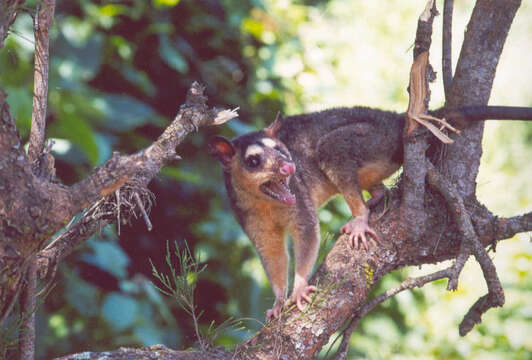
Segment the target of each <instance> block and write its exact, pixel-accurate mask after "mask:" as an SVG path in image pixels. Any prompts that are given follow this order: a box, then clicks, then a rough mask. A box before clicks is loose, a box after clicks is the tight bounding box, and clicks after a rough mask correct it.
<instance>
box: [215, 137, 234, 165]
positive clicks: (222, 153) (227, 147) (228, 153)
mask: <svg viewBox="0 0 532 360" xmlns="http://www.w3.org/2000/svg"><path fill="white" fill-rule="evenodd" d="M209 154H211V155H212V156H214V157H215V158H216V159H218V161H220V162H221V163H222V164H223V165H227V164H229V162H230V161H231V158H232V157H233V156H234V155H235V148H234V147H233V144H231V141H229V140H227V139H226V138H224V137H223V136H215V137H213V138H212V139H211V140H210V141H209Z"/></svg>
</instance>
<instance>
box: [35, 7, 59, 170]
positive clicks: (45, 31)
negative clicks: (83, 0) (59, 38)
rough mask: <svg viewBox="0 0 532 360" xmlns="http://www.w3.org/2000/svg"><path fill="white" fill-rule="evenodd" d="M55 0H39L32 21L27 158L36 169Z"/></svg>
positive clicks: (43, 112) (43, 115) (44, 110)
mask: <svg viewBox="0 0 532 360" xmlns="http://www.w3.org/2000/svg"><path fill="white" fill-rule="evenodd" d="M54 11H55V0H41V1H40V2H39V3H38V5H37V14H36V16H35V18H34V21H33V33H34V34H35V66H34V72H33V112H32V117H31V131H30V141H29V147H28V157H29V160H30V162H31V163H32V165H33V166H36V167H38V164H37V162H38V159H39V156H40V154H41V152H42V151H43V149H44V132H45V128H46V108H47V104H48V59H49V47H50V46H49V45H50V42H49V31H50V26H51V25H52V22H53V19H54Z"/></svg>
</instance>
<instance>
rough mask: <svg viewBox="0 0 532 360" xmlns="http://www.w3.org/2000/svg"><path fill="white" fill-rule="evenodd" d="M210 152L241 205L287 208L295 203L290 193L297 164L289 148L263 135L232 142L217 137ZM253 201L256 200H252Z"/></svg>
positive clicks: (259, 134)
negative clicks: (263, 202) (268, 204)
mask: <svg viewBox="0 0 532 360" xmlns="http://www.w3.org/2000/svg"><path fill="white" fill-rule="evenodd" d="M210 151H211V154H213V155H214V156H215V157H217V158H218V159H219V160H220V162H221V163H222V165H223V167H224V171H225V173H226V176H230V178H231V186H232V187H233V190H234V191H235V194H236V195H237V197H239V201H246V199H244V197H246V196H247V197H250V199H249V200H250V201H251V200H252V201H255V200H257V198H258V199H259V200H260V199H262V200H267V201H277V202H281V203H284V204H288V205H293V204H295V202H296V198H295V196H294V194H292V192H291V191H290V187H289V185H290V179H291V177H292V174H294V172H295V164H294V162H293V161H292V157H291V155H290V152H289V151H288V149H287V148H286V146H285V145H284V144H283V143H282V142H281V141H279V140H278V139H275V138H273V137H270V136H268V135H267V134H266V133H265V132H264V131H258V132H254V133H250V134H246V135H243V136H240V137H238V138H236V139H234V140H233V141H229V140H227V139H224V138H221V137H217V138H214V139H213V140H212V141H211V143H210ZM253 199H254V200H253Z"/></svg>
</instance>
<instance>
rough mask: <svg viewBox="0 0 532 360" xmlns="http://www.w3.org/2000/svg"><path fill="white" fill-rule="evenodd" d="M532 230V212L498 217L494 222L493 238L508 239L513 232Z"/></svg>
mask: <svg viewBox="0 0 532 360" xmlns="http://www.w3.org/2000/svg"><path fill="white" fill-rule="evenodd" d="M526 231H532V212H529V213H526V214H523V215H520V216H514V217H511V218H498V219H497V220H496V222H495V236H494V238H495V240H503V239H508V238H511V237H512V236H514V235H515V234H518V233H522V232H526Z"/></svg>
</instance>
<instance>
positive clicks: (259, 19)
mask: <svg viewBox="0 0 532 360" xmlns="http://www.w3.org/2000/svg"><path fill="white" fill-rule="evenodd" d="M464 3H465V2H457V4H456V9H455V16H454V34H453V35H454V38H453V43H454V61H455V62H456V58H457V54H458V50H459V48H460V44H461V41H462V38H463V32H464V29H465V26H466V23H467V20H468V18H469V14H470V11H471V8H472V4H473V1H470V2H467V4H464ZM424 5H425V4H424V2H423V1H417V2H413V1H410V2H405V1H399V0H394V1H349V0H330V1H319V0H306V1H305V0H300V1H289V0H240V1H230V0H224V1H218V0H181V1H179V0H151V1H144V0H129V1H125V0H124V1H88V0H76V1H59V2H58V6H57V10H56V16H55V23H54V26H53V29H52V34H51V62H50V90H49V111H48V128H47V136H48V137H50V138H53V139H55V140H56V144H55V146H54V149H53V150H54V155H55V156H56V165H57V174H58V176H59V178H60V179H61V180H62V181H63V182H64V183H65V184H72V183H74V182H76V181H78V180H80V179H82V178H84V177H85V176H86V175H87V173H88V172H89V171H90V170H91V169H92V168H93V167H94V166H97V165H99V164H102V163H103V162H104V161H105V160H106V159H107V158H109V156H110V155H111V153H112V151H120V152H122V153H131V152H134V151H136V150H138V149H141V148H142V147H144V146H146V145H148V144H149V143H150V142H151V141H153V140H154V139H155V138H156V137H157V136H158V135H159V134H160V133H161V131H162V129H163V128H164V127H165V125H166V124H168V123H169V121H170V120H171V119H173V116H174V115H175V114H176V112H177V109H178V107H179V106H180V105H181V104H182V103H183V102H184V96H185V94H186V90H187V89H188V87H189V86H190V84H191V82H192V81H194V80H197V81H200V82H201V83H203V84H205V85H206V87H207V89H206V93H207V95H208V97H209V104H210V105H211V106H220V107H228V108H233V107H236V106H239V107H240V111H239V113H240V117H239V119H236V120H232V121H231V122H229V123H228V124H226V125H224V126H222V127H217V128H208V129H202V130H201V131H200V133H198V134H193V135H191V136H189V137H188V138H187V139H186V141H185V143H184V144H182V146H181V147H180V148H179V149H178V153H179V154H180V155H181V156H182V157H183V160H182V161H179V162H176V163H174V164H172V165H171V166H168V167H166V168H165V169H164V170H163V171H162V173H161V174H160V175H159V176H158V177H157V178H156V179H154V181H153V182H152V183H151V185H150V189H151V190H152V191H153V192H154V193H155V195H156V197H157V203H156V206H155V207H154V208H153V211H152V213H151V216H150V217H151V220H152V222H153V225H154V229H153V231H151V232H148V231H147V230H146V227H145V225H144V222H143V221H142V220H138V221H136V222H135V223H134V224H133V226H131V227H126V226H122V228H121V234H120V236H117V232H116V228H115V227H111V226H109V227H107V228H105V229H103V230H102V231H101V233H99V234H97V235H95V236H93V237H92V238H91V239H90V240H89V241H88V242H87V243H86V244H85V245H83V246H82V247H81V248H80V249H78V251H76V252H75V254H73V255H72V256H70V258H69V259H68V260H67V261H66V262H64V263H63V264H61V266H60V268H59V270H60V271H59V273H58V275H57V278H56V286H55V288H54V289H53V291H52V292H51V294H50V295H49V296H48V297H47V298H46V301H45V302H44V304H43V305H42V306H41V307H40V309H39V311H38V316H37V323H38V329H37V332H38V337H37V342H38V345H37V351H38V357H39V358H42V359H48V358H51V357H54V356H60V355H64V354H67V353H71V352H75V351H77V352H79V351H83V350H110V349H115V348H117V347H119V346H144V345H152V344H157V343H163V344H165V345H167V346H169V347H172V348H186V347H190V346H193V345H194V342H195V336H194V332H193V324H192V321H191V319H190V317H189V316H188V315H187V314H186V313H185V312H184V311H182V310H180V309H179V308H178V307H177V306H176V305H175V303H173V302H172V301H171V299H169V298H166V297H164V296H163V295H161V294H159V293H158V292H157V291H156V290H155V288H154V287H153V286H152V284H151V280H152V279H153V278H152V276H151V269H150V264H149V259H151V260H152V261H153V262H154V264H155V265H156V266H157V267H158V268H159V269H161V270H162V269H165V268H164V255H165V249H166V243H167V241H169V242H170V243H173V242H174V241H177V243H178V244H180V246H182V245H183V244H184V241H185V240H186V241H187V242H188V243H189V245H190V247H191V248H192V249H193V251H194V253H195V254H197V255H201V259H202V260H203V261H204V262H205V263H206V264H207V265H208V266H207V269H206V270H205V271H204V272H203V273H202V274H201V275H200V278H199V283H198V288H197V290H196V301H197V303H198V307H199V308H200V309H202V310H204V314H203V316H202V318H201V325H202V327H203V328H205V327H207V326H208V324H210V323H211V321H213V320H214V321H216V322H218V323H220V322H222V321H223V320H225V319H227V318H228V317H230V316H232V317H234V318H244V320H243V321H244V324H245V325H246V329H245V330H235V331H227V332H225V333H223V334H222V336H220V337H219V338H218V339H217V343H218V344H220V345H226V346H230V345H231V344H234V343H237V342H240V341H242V340H244V339H245V338H247V337H249V336H250V334H252V333H253V332H255V331H256V330H257V329H258V328H260V326H261V323H260V322H261V321H263V319H264V314H265V310H266V309H267V308H268V307H269V306H271V304H272V302H273V294H272V291H271V289H270V287H269V284H268V282H267V279H266V277H265V274H264V271H263V269H262V267H261V265H260V262H259V260H258V258H257V256H256V255H255V253H254V250H253V248H252V247H251V245H250V243H249V241H248V240H247V238H246V237H245V235H244V234H243V233H242V231H241V229H240V228H239V226H238V225H237V223H236V221H235V219H234V217H233V215H232V213H231V211H230V209H229V206H228V201H227V199H226V195H225V189H224V187H223V183H222V178H221V170H220V168H219V166H218V164H217V163H216V162H215V160H213V159H211V158H210V157H209V156H208V155H207V152H206V149H205V144H206V141H207V139H208V138H209V137H210V136H212V135H214V134H223V135H225V136H228V137H232V136H235V135H239V134H242V133H245V132H247V131H250V130H254V129H257V128H260V127H262V126H264V125H265V124H268V123H269V122H270V121H271V119H272V118H273V117H274V116H275V114H276V113H277V111H278V110H282V111H283V112H284V113H285V114H295V113H300V112H303V111H312V110H318V109H325V108H329V107H332V106H349V105H371V106H377V107H381V108H386V109H393V110H397V111H404V110H405V109H406V107H407V102H408V96H407V92H406V87H407V82H408V73H409V69H410V64H411V59H412V55H411V49H410V47H411V46H412V44H413V40H414V34H415V27H416V24H417V17H418V15H419V13H420V12H421V10H422V9H423V7H424ZM34 6H35V0H34V1H33V2H32V1H28V2H27V10H28V12H30V13H31V12H32V11H33V9H34ZM438 6H439V8H440V9H441V6H442V2H441V1H439V2H438ZM440 29H441V17H438V18H436V20H435V31H434V37H433V41H434V42H433V47H432V50H433V51H432V54H431V62H432V64H433V66H434V67H435V69H436V71H438V72H440V69H441V65H440V64H441V61H440V58H441V51H440V47H441V46H440V44H441V30H440ZM11 30H12V31H11V34H10V35H9V37H8V39H7V41H6V46H5V48H4V49H2V50H1V52H0V87H2V88H3V89H4V90H5V91H6V92H7V93H8V94H9V98H8V102H9V104H10V106H11V112H12V114H13V115H14V116H16V119H17V124H18V126H19V130H20V134H21V136H22V137H23V139H24V140H25V141H26V140H27V137H28V131H29V126H30V119H31V102H32V98H31V95H32V84H33V80H32V64H33V34H32V20H31V17H30V16H29V14H25V13H23V14H20V15H19V17H18V19H17V21H16V23H15V24H14V25H13V26H12V28H11ZM531 34H532V6H531V4H530V2H523V5H522V7H521V9H520V11H519V13H518V15H517V17H516V19H515V21H514V24H513V27H512V30H511V32H510V36H509V38H508V42H507V44H506V45H505V49H504V52H503V56H502V58H501V61H500V64H499V68H498V70H497V77H496V80H495V84H494V88H493V92H492V97H491V103H492V104H500V105H521V106H532V85H531V84H532V62H531V61H530V60H529V58H528V57H529V55H530V49H532V37H531V36H530V35H531ZM431 90H432V102H431V104H432V107H433V108H436V107H438V106H440V105H441V104H442V103H443V91H442V85H441V76H440V77H439V78H438V81H437V82H436V83H435V84H434V85H432V87H431ZM484 146H485V148H484V149H485V150H484V156H483V162H482V165H481V173H480V176H479V178H478V195H479V197H480V198H481V200H482V201H483V202H484V203H485V204H486V205H487V206H488V207H489V208H490V209H492V210H493V211H494V212H495V213H497V214H499V215H516V214H520V213H522V212H524V211H527V210H528V211H530V210H531V209H532V191H531V190H530V189H531V187H532V166H531V165H530V159H532V127H531V126H530V125H529V124H524V123H512V124H509V123H505V124H499V123H496V122H491V123H489V124H488V126H487V128H486V135H485V138H484ZM319 216H320V220H321V221H322V222H321V230H322V234H323V238H329V239H330V238H331V237H332V238H333V239H334V234H336V233H337V232H338V229H339V228H340V226H341V225H342V224H343V222H345V221H346V220H347V217H348V216H349V211H348V209H347V207H346V206H345V204H344V203H343V201H341V200H340V199H334V200H333V201H331V202H330V203H328V205H327V206H326V207H325V208H324V209H322V210H320V213H319ZM331 246H332V241H328V242H326V244H325V241H324V245H323V248H324V250H323V253H324V252H325V251H326V249H327V248H330V247H331ZM494 258H495V262H496V264H497V266H498V269H499V275H500V277H501V279H502V281H503V283H504V287H505V289H506V305H505V307H504V308H502V309H497V310H490V311H489V312H488V313H487V314H486V315H485V316H484V317H483V320H484V321H483V323H482V324H481V325H480V326H477V327H476V328H475V329H474V330H473V331H472V332H471V333H470V334H469V335H468V336H467V337H466V338H460V337H459V336H458V330H457V326H458V324H459V322H460V320H461V317H462V316H463V314H464V313H465V312H466V311H467V309H468V308H469V306H470V305H471V304H472V303H473V302H474V301H475V300H476V299H477V298H478V297H479V296H480V295H482V294H484V292H485V291H486V289H485V286H484V282H483V280H482V275H481V273H480V270H479V269H478V266H477V265H476V264H474V263H473V261H470V263H468V265H467V266H466V268H465V270H464V273H463V274H462V277H461V283H460V287H459V289H458V291H457V292H454V293H451V292H447V291H445V286H446V284H445V282H440V283H436V284H430V285H428V286H426V287H425V288H424V289H423V290H416V291H414V292H405V293H402V294H400V295H399V296H396V297H395V298H393V299H391V300H389V301H388V302H386V303H385V304H383V305H382V306H381V307H379V308H378V309H376V310H375V311H373V313H371V314H370V315H369V316H367V317H366V318H365V319H364V320H363V321H362V323H361V325H360V327H359V329H358V330H357V331H356V332H355V333H354V335H353V337H352V339H351V341H352V345H353V349H352V350H351V352H350V356H351V358H368V359H390V358H393V359H476V358H482V359H502V358H504V359H532V335H531V334H532V300H531V299H532V277H531V276H530V275H529V273H530V272H532V245H531V243H530V235H527V234H523V235H520V236H516V237H515V238H514V239H512V240H510V241H505V242H502V243H500V244H499V246H498V247H497V253H496V255H495V256H494ZM440 266H441V265H440ZM432 270H434V266H424V267H423V268H422V269H403V270H400V271H397V272H395V273H393V274H390V275H389V276H387V277H386V278H385V279H384V280H383V281H382V282H381V284H380V285H379V289H380V290H382V289H384V288H388V287H390V286H393V285H394V284H396V283H398V282H399V281H400V280H401V279H403V278H404V277H406V276H409V275H414V274H416V275H417V274H420V273H427V272H429V271H432ZM254 319H256V320H254Z"/></svg>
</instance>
